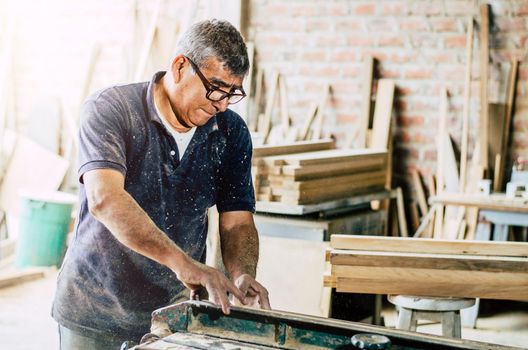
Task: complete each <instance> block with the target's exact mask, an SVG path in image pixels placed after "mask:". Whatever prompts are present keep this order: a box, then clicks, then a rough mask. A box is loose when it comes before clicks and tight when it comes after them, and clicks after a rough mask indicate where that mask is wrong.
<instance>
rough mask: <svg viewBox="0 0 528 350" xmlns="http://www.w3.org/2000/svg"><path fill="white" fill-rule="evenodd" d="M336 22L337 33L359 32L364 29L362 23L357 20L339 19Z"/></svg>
mask: <svg viewBox="0 0 528 350" xmlns="http://www.w3.org/2000/svg"><path fill="white" fill-rule="evenodd" d="M335 21H336V31H338V32H353V31H359V30H361V29H362V27H363V26H362V24H361V21H360V20H359V19H357V18H346V19H337V20H335Z"/></svg>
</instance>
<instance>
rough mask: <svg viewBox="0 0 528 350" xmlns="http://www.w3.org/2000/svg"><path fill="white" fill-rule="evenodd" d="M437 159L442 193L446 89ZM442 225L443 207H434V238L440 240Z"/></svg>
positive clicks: (438, 184)
mask: <svg viewBox="0 0 528 350" xmlns="http://www.w3.org/2000/svg"><path fill="white" fill-rule="evenodd" d="M438 124H439V128H438V130H439V132H438V149H437V151H438V159H437V161H436V192H437V193H442V192H443V191H444V167H445V147H444V143H445V140H446V137H445V134H446V133H447V89H446V88H445V87H444V88H442V91H441V94H440V116H439V118H438ZM443 225H444V207H443V206H442V205H438V206H436V209H435V222H434V233H433V237H434V238H441V237H442V232H443Z"/></svg>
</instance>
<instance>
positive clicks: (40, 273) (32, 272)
mask: <svg viewBox="0 0 528 350" xmlns="http://www.w3.org/2000/svg"><path fill="white" fill-rule="evenodd" d="M48 271H51V269H50V268H49V267H34V268H27V269H23V270H16V271H8V272H3V273H1V274H0V288H6V287H11V286H15V285H17V284H20V283H24V282H29V281H33V280H36V279H39V278H43V277H45V276H46V273H47V272H48Z"/></svg>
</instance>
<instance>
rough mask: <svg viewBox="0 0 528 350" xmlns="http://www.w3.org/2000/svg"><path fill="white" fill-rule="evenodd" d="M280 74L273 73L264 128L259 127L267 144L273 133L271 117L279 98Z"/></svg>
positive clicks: (263, 122)
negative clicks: (277, 97)
mask: <svg viewBox="0 0 528 350" xmlns="http://www.w3.org/2000/svg"><path fill="white" fill-rule="evenodd" d="M279 79H280V74H279V72H275V73H273V77H272V78H271V82H270V90H269V95H268V101H267V103H266V109H265V110H264V118H262V126H259V131H261V132H262V135H263V138H264V143H266V141H267V139H268V136H269V133H270V131H271V117H272V113H273V105H274V104H275V99H276V96H277V88H278V85H279Z"/></svg>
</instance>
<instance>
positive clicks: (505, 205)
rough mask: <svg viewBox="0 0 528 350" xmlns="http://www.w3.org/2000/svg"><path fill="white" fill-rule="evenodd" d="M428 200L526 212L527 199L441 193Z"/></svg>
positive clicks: (442, 203)
mask: <svg viewBox="0 0 528 350" xmlns="http://www.w3.org/2000/svg"><path fill="white" fill-rule="evenodd" d="M430 201H431V203H437V204H441V205H458V206H465V207H475V208H479V209H489V210H496V211H507V212H513V213H528V199H525V198H509V197H506V196H505V195H504V194H493V195H491V196H490V195H483V194H463V193H442V194H439V195H437V196H435V197H432V198H430Z"/></svg>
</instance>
